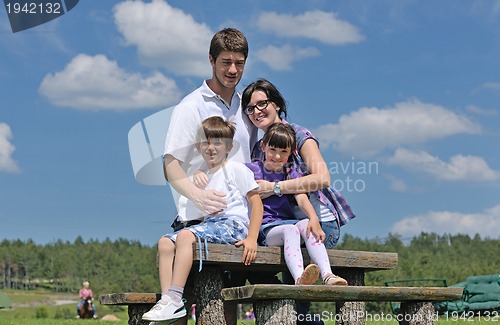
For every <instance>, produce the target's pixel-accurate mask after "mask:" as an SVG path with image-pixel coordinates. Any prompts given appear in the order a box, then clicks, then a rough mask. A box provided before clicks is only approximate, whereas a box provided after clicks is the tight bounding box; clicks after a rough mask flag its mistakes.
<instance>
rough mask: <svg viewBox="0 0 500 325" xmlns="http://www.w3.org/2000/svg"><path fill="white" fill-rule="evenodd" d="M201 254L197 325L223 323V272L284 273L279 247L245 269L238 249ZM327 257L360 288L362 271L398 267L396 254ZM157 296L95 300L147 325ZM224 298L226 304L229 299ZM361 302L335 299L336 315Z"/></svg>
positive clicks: (332, 253)
mask: <svg viewBox="0 0 500 325" xmlns="http://www.w3.org/2000/svg"><path fill="white" fill-rule="evenodd" d="M202 246H203V245H202ZM193 251H194V260H195V262H194V264H193V269H194V270H198V266H199V260H200V249H199V248H198V246H197V245H195V246H194V248H193ZM201 252H202V253H201V257H202V270H201V272H195V276H194V293H195V294H196V296H197V299H198V300H197V302H196V307H197V308H196V313H197V315H196V317H197V323H198V324H207V325H211V324H213V325H221V324H225V320H224V316H223V315H224V313H223V310H224V309H223V303H224V302H223V300H222V296H221V292H222V289H223V281H222V279H223V274H222V273H223V270H234V271H247V272H248V271H249V272H258V271H270V270H273V271H276V272H279V271H283V270H286V264H285V260H284V256H283V248H281V247H259V252H258V254H257V258H256V260H255V261H254V262H253V263H252V264H251V265H249V266H245V265H243V264H242V263H241V257H242V254H243V248H241V247H234V246H231V245H220V244H208V256H207V255H206V253H205V247H202V249H201ZM302 253H303V256H304V264H305V265H307V264H308V263H310V259H309V255H308V254H307V252H306V250H305V249H304V250H303V251H302ZM328 255H329V258H330V262H331V265H332V269H333V270H334V272H335V273H336V274H338V275H340V276H342V277H343V278H345V279H346V280H347V281H348V282H349V286H364V284H365V283H364V279H365V273H366V272H371V271H377V270H389V269H394V268H396V267H397V265H398V256H397V254H396V253H388V252H366V251H348V250H335V249H333V250H328ZM285 286H286V285H285ZM287 287H296V286H287ZM318 287H323V286H318ZM159 297H160V296H159V294H156V293H114V294H108V295H102V296H100V297H99V301H100V303H101V304H103V305H127V306H128V313H129V324H130V325H136V324H141V325H142V324H148V323H147V322H145V321H142V319H141V316H142V314H144V313H145V312H146V311H148V310H149V309H150V308H151V307H152V306H153V305H154V304H155V303H156V301H157V300H158V299H159ZM227 299H228V300H227V301H229V298H227ZM250 300H252V299H250ZM362 300H363V299H360V300H359V301H358V300H355V301H349V300H348V299H344V300H342V299H337V300H336V306H337V314H339V315H341V316H342V315H350V314H352V313H360V312H364V302H363V301H362ZM257 312H258V311H257ZM363 323H364V322H363ZM344 324H359V322H358V323H352V322H344Z"/></svg>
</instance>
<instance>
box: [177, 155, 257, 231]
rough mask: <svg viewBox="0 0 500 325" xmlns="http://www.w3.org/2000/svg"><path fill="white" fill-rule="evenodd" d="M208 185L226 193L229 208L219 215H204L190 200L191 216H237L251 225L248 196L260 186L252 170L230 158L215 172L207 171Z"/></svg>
mask: <svg viewBox="0 0 500 325" xmlns="http://www.w3.org/2000/svg"><path fill="white" fill-rule="evenodd" d="M207 176H208V180H209V182H208V185H207V187H206V189H214V190H217V191H219V192H222V193H225V194H226V197H225V199H226V202H227V208H226V209H225V210H224V211H222V212H221V213H219V214H217V215H210V216H204V215H203V213H202V212H201V211H200V210H199V209H198V208H197V207H196V206H195V205H194V203H193V202H191V201H188V203H187V206H186V213H187V215H188V216H189V217H190V218H191V216H193V217H195V218H194V219H200V218H204V217H205V218H206V217H210V218H214V217H228V218H236V219H238V220H240V221H241V222H243V223H244V224H245V226H247V227H249V225H250V218H249V209H248V201H247V199H246V196H247V194H248V192H250V191H251V190H254V189H257V188H258V187H259V186H258V185H257V183H256V182H255V179H254V176H253V173H252V171H251V170H250V169H249V168H248V167H247V166H245V165H244V164H242V163H239V162H235V161H230V160H228V161H227V162H226V163H225V164H224V166H222V167H221V168H219V169H218V170H217V171H216V172H215V173H213V174H212V173H207Z"/></svg>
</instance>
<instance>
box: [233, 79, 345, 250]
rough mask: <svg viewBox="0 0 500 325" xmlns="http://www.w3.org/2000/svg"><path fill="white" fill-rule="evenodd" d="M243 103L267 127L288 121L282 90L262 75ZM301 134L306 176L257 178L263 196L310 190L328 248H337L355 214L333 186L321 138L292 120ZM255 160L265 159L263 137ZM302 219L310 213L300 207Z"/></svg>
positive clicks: (299, 163) (298, 158)
mask: <svg viewBox="0 0 500 325" xmlns="http://www.w3.org/2000/svg"><path fill="white" fill-rule="evenodd" d="M241 106H242V107H243V110H244V112H245V113H246V114H247V115H248V117H249V119H250V121H252V123H253V124H254V125H255V126H256V127H258V128H259V129H261V130H263V131H264V132H265V131H266V130H267V128H268V127H269V126H270V125H272V124H274V123H285V124H288V122H287V121H286V120H285V118H286V116H287V109H286V102H285V99H284V98H283V96H282V95H281V93H280V92H279V90H278V89H277V88H276V87H275V86H274V85H273V84H272V83H271V82H269V81H267V80H265V79H258V80H256V81H254V82H252V83H251V84H250V85H248V86H247V87H246V88H245V90H244V91H243V95H242V99H241ZM291 126H292V127H293V129H294V130H295V133H296V135H297V148H296V150H294V152H293V161H294V166H293V167H292V168H294V169H295V170H296V171H297V172H298V173H300V174H301V175H302V176H303V177H300V178H296V179H290V180H285V181H280V182H276V183H272V182H268V181H265V180H260V181H257V183H258V184H259V187H260V190H259V193H260V194H261V196H262V197H268V196H270V195H282V194H294V193H309V194H310V197H309V198H310V200H311V203H312V205H313V206H314V209H315V210H316V213H317V215H318V217H319V219H320V224H321V228H322V229H323V231H324V232H325V234H326V239H325V241H324V244H325V246H326V248H333V247H334V246H335V245H336V244H337V242H338V240H339V237H340V227H341V226H343V225H344V224H346V223H347V222H349V220H351V219H352V218H354V217H355V215H354V214H353V213H352V211H351V208H350V207H349V205H348V204H347V203H346V202H345V200H344V199H343V197H342V196H341V195H340V193H339V192H338V191H337V190H335V189H334V188H333V187H330V173H329V171H328V167H327V165H326V163H325V160H324V159H323V156H322V155H321V152H320V151H319V143H318V139H317V138H316V137H315V136H314V135H313V134H312V133H311V132H310V131H309V130H307V129H306V128H304V127H301V126H299V125H297V124H294V123H291ZM252 159H253V160H260V161H262V159H263V153H262V150H261V145H260V141H259V142H258V143H257V144H256V145H255V147H254V149H253V152H252ZM295 213H296V216H297V217H298V218H299V219H302V218H305V217H306V216H305V215H304V214H303V213H302V212H301V211H300V209H298V208H296V211H295Z"/></svg>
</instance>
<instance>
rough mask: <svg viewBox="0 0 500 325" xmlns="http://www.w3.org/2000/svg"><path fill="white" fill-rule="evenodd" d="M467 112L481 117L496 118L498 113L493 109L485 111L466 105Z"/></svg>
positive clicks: (484, 109)
mask: <svg viewBox="0 0 500 325" xmlns="http://www.w3.org/2000/svg"><path fill="white" fill-rule="evenodd" d="M466 109H467V111H468V112H470V113H473V114H477V115H481V116H498V111H497V110H495V109H486V108H481V107H479V106H476V105H468V106H467V107H466Z"/></svg>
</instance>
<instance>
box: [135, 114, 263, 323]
mask: <svg viewBox="0 0 500 325" xmlns="http://www.w3.org/2000/svg"><path fill="white" fill-rule="evenodd" d="M234 133H235V127H234V126H233V125H232V124H231V123H230V122H228V121H224V119H223V118H221V117H219V116H213V117H209V118H207V119H205V120H204V121H203V122H202V125H201V127H200V128H199V130H198V132H197V136H196V139H195V143H196V145H195V146H196V149H197V151H198V152H199V154H200V155H201V156H202V157H203V160H204V161H205V164H204V165H202V166H201V167H202V168H201V170H202V171H204V172H205V173H204V174H203V175H204V176H206V179H203V178H204V177H201V181H200V179H199V180H198V182H197V183H199V185H198V186H200V187H202V188H206V189H207V190H209V189H212V190H214V191H217V192H220V193H222V194H223V195H224V197H225V199H226V200H227V207H226V208H225V209H224V210H223V211H221V212H218V213H211V214H207V213H205V212H203V211H200V210H199V209H197V207H196V205H195V204H194V203H192V202H188V204H187V206H186V210H187V211H188V212H189V214H190V215H194V216H197V217H203V222H201V223H199V224H196V225H192V226H189V227H186V228H184V229H182V230H179V231H176V232H174V233H171V234H166V235H164V236H163V237H162V238H160V240H159V241H158V253H159V276H160V285H161V290H162V294H161V299H160V300H159V301H158V302H157V303H156V305H155V306H153V308H151V310H150V311H148V312H146V313H145V314H144V315H143V316H142V319H143V320H147V321H152V322H162V321H171V322H172V321H175V320H177V319H181V318H183V317H184V316H186V314H187V312H186V308H185V306H184V303H185V300H184V299H183V294H184V287H185V284H186V281H187V278H188V275H189V273H190V271H191V267H192V265H193V245H194V244H195V243H196V242H197V241H204V242H205V243H217V244H228V245H236V246H243V247H244V250H243V257H242V262H243V263H244V264H245V265H249V264H250V263H251V262H253V260H254V259H255V257H256V254H257V238H258V234H259V228H260V224H261V221H262V213H263V208H262V201H261V199H260V197H259V194H258V193H257V188H258V186H257V183H256V182H255V180H254V177H253V174H252V172H251V171H250V170H249V169H248V168H247V167H246V166H245V165H244V164H242V163H238V162H234V161H229V160H227V157H228V155H229V152H230V151H231V149H232V147H233V137H234ZM188 181H191V180H189V179H188ZM205 181H206V184H205ZM202 183H203V184H202ZM249 210H250V211H251V214H250V217H249ZM200 249H201V247H200ZM200 267H201V261H200Z"/></svg>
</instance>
